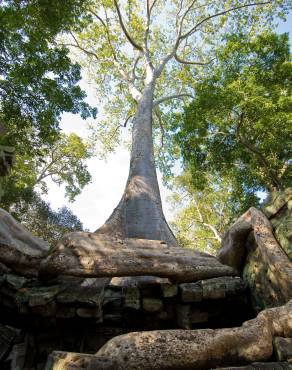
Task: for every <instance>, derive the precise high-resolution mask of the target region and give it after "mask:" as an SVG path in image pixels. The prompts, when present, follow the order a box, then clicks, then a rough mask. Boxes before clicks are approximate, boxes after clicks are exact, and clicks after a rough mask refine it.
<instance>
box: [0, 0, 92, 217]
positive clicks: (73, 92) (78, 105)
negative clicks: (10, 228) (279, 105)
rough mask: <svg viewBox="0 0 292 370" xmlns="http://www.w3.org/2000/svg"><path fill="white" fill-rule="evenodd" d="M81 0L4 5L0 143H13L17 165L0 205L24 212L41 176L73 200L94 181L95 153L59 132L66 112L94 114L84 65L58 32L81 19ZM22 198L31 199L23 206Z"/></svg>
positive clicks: (0, 20) (19, 214) (27, 0)
mask: <svg viewBox="0 0 292 370" xmlns="http://www.w3.org/2000/svg"><path fill="white" fill-rule="evenodd" d="M84 3H85V1H84V0H69V1H66V2H60V1H58V0H53V1H39V0H34V1H31V0H24V1H12V0H7V1H4V2H1V4H0V122H1V127H2V128H3V130H1V132H0V145H4V146H7V145H9V146H13V147H14V149H15V153H16V159H15V163H14V168H13V171H12V172H11V174H10V176H9V177H6V178H4V179H1V187H2V191H3V192H4V193H3V197H2V199H1V206H2V207H4V208H6V209H7V210H10V211H13V212H14V215H15V216H17V217H18V218H20V219H21V218H22V216H23V215H24V213H23V212H21V209H22V208H23V207H24V208H23V209H25V207H26V206H28V205H30V206H32V202H33V200H34V199H35V190H36V187H37V186H38V187H39V188H40V186H41V187H42V190H43V191H44V190H46V188H45V183H44V179H45V178H48V177H50V178H53V179H54V180H55V181H56V182H58V183H65V184H66V186H67V188H66V190H67V195H68V196H69V198H71V200H72V199H73V198H74V197H75V196H76V195H77V194H78V193H79V192H80V190H81V189H82V188H83V187H84V186H85V185H86V184H87V183H88V182H89V181H90V175H89V173H88V171H87V169H86V166H85V163H84V161H85V159H86V158H88V157H89V156H90V155H91V154H90V151H89V148H88V146H87V144H86V143H84V142H83V141H82V140H81V139H80V138H78V137H77V136H76V135H71V136H68V137H65V136H64V135H61V134H60V129H59V121H60V119H61V114H62V113H63V112H72V113H80V114H81V116H82V117H83V118H87V117H90V116H95V113H96V111H95V109H92V108H91V107H90V106H89V105H88V104H86V103H85V102H84V98H85V93H84V92H83V91H82V90H81V89H80V87H79V86H78V82H79V80H80V79H81V69H80V66H79V65H78V64H76V63H72V62H71V60H70V58H69V57H68V55H67V54H68V49H66V48H64V47H62V46H57V45H56V44H55V42H54V40H55V37H56V35H57V34H58V33H60V32H67V31H69V29H70V27H72V24H75V25H76V24H77V23H78V24H80V22H81V23H82V12H83V11H84ZM25 203H27V204H26V205H25Z"/></svg>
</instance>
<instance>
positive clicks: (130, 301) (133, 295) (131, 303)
mask: <svg viewBox="0 0 292 370" xmlns="http://www.w3.org/2000/svg"><path fill="white" fill-rule="evenodd" d="M124 307H125V308H132V309H134V310H139V309H140V308H141V303H140V290H139V288H136V287H130V288H127V289H126V290H125V299H124Z"/></svg>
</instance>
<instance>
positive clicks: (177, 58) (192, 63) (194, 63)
mask: <svg viewBox="0 0 292 370" xmlns="http://www.w3.org/2000/svg"><path fill="white" fill-rule="evenodd" d="M174 59H175V60H176V61H177V62H179V63H181V64H190V65H197V66H206V65H208V64H210V63H212V62H213V61H214V60H215V58H212V59H211V60H209V61H208V62H195V61H188V60H184V59H182V58H180V57H179V56H178V55H177V53H175V54H174Z"/></svg>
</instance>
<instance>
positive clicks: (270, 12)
mask: <svg viewBox="0 0 292 370" xmlns="http://www.w3.org/2000/svg"><path fill="white" fill-rule="evenodd" d="M287 4H288V2H287V1H266V2H265V1H263V2H261V1H259V2H247V1H244V2H242V1H238V0H229V1H224V2H223V1H213V2H210V1H207V0H200V1H191V0H182V1H181V0H171V1H170V0H169V1H163V2H159V1H155V0H154V1H149V0H147V1H137V0H129V1H124V2H118V1H117V0H115V1H107V0H102V1H100V0H99V1H94V0H92V1H90V2H89V3H88V4H87V6H86V11H87V17H88V20H89V21H88V23H87V25H86V26H84V27H83V28H82V29H80V28H79V29H77V30H73V31H72V32H70V34H71V36H70V37H65V38H64V39H63V40H61V41H60V43H63V44H64V45H66V46H68V47H70V48H71V50H72V52H73V53H74V55H75V58H76V59H77V60H78V61H79V62H80V63H81V65H82V66H83V67H85V68H86V69H87V71H88V73H89V78H90V80H91V81H93V82H94V83H95V87H96V89H97V93H98V96H99V97H100V101H101V102H102V104H103V113H104V119H103V120H102V121H100V124H99V125H98V126H96V140H99V141H100V142H101V144H102V143H105V146H106V149H108V150H110V148H111V144H112V145H116V143H118V137H119V136H118V134H119V128H120V127H123V126H125V125H127V124H128V123H131V122H132V121H133V117H134V114H135V110H136V102H137V100H138V99H139V98H140V97H141V94H142V92H143V89H144V84H145V77H146V71H147V68H149V67H151V68H152V67H153V68H156V69H157V71H158V74H159V78H157V80H156V88H155V97H154V103H153V107H154V109H153V120H154V122H153V133H154V138H155V139H156V140H158V144H159V141H160V140H161V141H162V143H163V144H165V142H166V138H167V134H168V133H167V131H168V129H169V126H168V120H167V119H166V118H165V117H166V115H167V113H169V109H170V108H172V109H177V108H178V107H179V106H181V104H180V101H181V100H182V99H183V100H186V99H188V100H189V99H191V98H192V97H193V95H194V84H193V83H191V81H197V80H198V78H199V76H200V75H201V73H203V67H204V65H205V64H208V63H209V62H210V61H212V60H213V59H214V58H215V57H216V53H217V48H221V47H222V45H224V44H225V40H224V36H225V34H226V33H231V32H232V31H233V32H235V31H236V32H242V33H245V32H247V33H249V34H255V33H257V32H258V31H259V30H260V29H263V28H265V27H267V26H268V24H269V23H270V22H271V21H272V19H273V17H275V16H278V15H283V14H284V13H285V12H286V11H287V6H288V5H287ZM159 147H160V145H159ZM162 149H163V146H161V147H160V149H159V150H158V151H157V154H158V155H159V154H161V150H162Z"/></svg>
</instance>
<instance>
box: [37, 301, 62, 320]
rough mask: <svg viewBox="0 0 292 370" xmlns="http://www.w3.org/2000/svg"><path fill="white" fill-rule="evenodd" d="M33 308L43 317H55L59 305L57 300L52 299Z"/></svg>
mask: <svg viewBox="0 0 292 370" xmlns="http://www.w3.org/2000/svg"><path fill="white" fill-rule="evenodd" d="M31 310H32V312H33V313H34V314H36V315H40V316H42V317H55V316H56V314H57V305H56V302H55V301H51V302H48V303H47V304H46V305H43V306H33V307H31Z"/></svg>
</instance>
